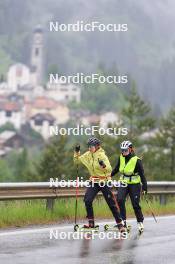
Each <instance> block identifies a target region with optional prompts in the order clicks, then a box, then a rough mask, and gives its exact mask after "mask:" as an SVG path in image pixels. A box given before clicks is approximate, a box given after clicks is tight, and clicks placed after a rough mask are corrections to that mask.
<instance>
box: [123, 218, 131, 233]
mask: <svg viewBox="0 0 175 264" xmlns="http://www.w3.org/2000/svg"><path fill="white" fill-rule="evenodd" d="M123 223H124V227H125V228H126V230H127V232H128V233H130V232H131V225H128V224H127V223H126V220H123Z"/></svg>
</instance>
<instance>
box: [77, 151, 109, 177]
mask: <svg viewBox="0 0 175 264" xmlns="http://www.w3.org/2000/svg"><path fill="white" fill-rule="evenodd" d="M99 160H103V162H104V163H105V165H106V167H105V168H102V167H101V166H100V165H99ZM74 162H75V163H76V164H79V163H82V164H83V165H85V166H86V168H87V169H88V171H89V174H90V180H97V181H98V180H110V179H111V172H112V167H111V164H110V162H109V160H108V157H107V156H106V154H105V151H104V150H103V149H102V148H99V149H98V150H97V151H96V152H95V153H91V152H90V151H87V152H85V153H84V154H83V155H80V154H77V153H76V152H75V153H74Z"/></svg>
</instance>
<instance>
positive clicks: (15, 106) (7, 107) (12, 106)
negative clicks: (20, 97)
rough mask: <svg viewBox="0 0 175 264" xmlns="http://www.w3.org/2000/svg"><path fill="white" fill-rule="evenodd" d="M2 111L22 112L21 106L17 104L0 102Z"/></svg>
mask: <svg viewBox="0 0 175 264" xmlns="http://www.w3.org/2000/svg"><path fill="white" fill-rule="evenodd" d="M0 111H20V105H19V104H18V103H16V102H9V101H6V102H0Z"/></svg>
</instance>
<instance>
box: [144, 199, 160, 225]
mask: <svg viewBox="0 0 175 264" xmlns="http://www.w3.org/2000/svg"><path fill="white" fill-rule="evenodd" d="M144 196H145V200H146V202H147V205H148V207H149V209H150V211H151V214H152V216H153V218H154V221H155V222H156V223H157V219H156V217H155V214H154V212H153V210H152V208H151V205H150V203H149V201H148V199H147V197H146V195H144Z"/></svg>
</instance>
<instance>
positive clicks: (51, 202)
mask: <svg viewBox="0 0 175 264" xmlns="http://www.w3.org/2000/svg"><path fill="white" fill-rule="evenodd" d="M54 203H55V199H54V198H47V200H46V210H49V211H53V207H54Z"/></svg>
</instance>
